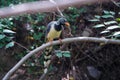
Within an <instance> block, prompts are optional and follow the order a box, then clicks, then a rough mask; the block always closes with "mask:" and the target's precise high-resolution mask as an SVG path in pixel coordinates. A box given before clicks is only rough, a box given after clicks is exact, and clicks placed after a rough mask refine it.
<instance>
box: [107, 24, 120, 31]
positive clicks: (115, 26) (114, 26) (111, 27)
mask: <svg viewBox="0 0 120 80" xmlns="http://www.w3.org/2000/svg"><path fill="white" fill-rule="evenodd" d="M117 28H120V26H117V25H113V26H109V27H108V28H107V29H106V30H113V29H117Z"/></svg>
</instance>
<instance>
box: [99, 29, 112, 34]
mask: <svg viewBox="0 0 120 80" xmlns="http://www.w3.org/2000/svg"><path fill="white" fill-rule="evenodd" d="M109 32H110V31H106V30H105V31H102V32H100V34H106V33H109Z"/></svg>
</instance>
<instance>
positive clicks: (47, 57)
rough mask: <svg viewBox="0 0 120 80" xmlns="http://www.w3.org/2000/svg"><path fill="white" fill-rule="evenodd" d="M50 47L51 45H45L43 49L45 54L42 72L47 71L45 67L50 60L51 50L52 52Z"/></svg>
mask: <svg viewBox="0 0 120 80" xmlns="http://www.w3.org/2000/svg"><path fill="white" fill-rule="evenodd" d="M52 48H53V46H50V47H47V48H46V49H45V51H44V53H45V55H44V68H45V69H44V73H47V71H48V70H47V68H48V66H49V64H50V62H51V56H52V55H51V52H52Z"/></svg>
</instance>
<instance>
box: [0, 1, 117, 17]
mask: <svg viewBox="0 0 120 80" xmlns="http://www.w3.org/2000/svg"><path fill="white" fill-rule="evenodd" d="M54 1H55V3H56V4H54V3H52V2H50V1H36V2H29V3H23V4H18V5H14V6H11V7H5V8H1V9H0V18H5V17H10V16H15V15H20V14H25V13H28V14H33V13H38V12H40V13H42V12H54V11H57V7H59V8H60V9H66V8H68V7H70V6H81V5H85V4H93V3H101V2H109V1H111V0H54ZM115 1H116V0H115Z"/></svg>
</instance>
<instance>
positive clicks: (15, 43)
mask: <svg viewBox="0 0 120 80" xmlns="http://www.w3.org/2000/svg"><path fill="white" fill-rule="evenodd" d="M14 43H15V44H17V45H18V46H20V47H22V48H24V49H26V50H27V51H28V52H30V50H29V49H27V48H26V47H25V46H23V45H21V44H20V43H18V42H15V41H14Z"/></svg>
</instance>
